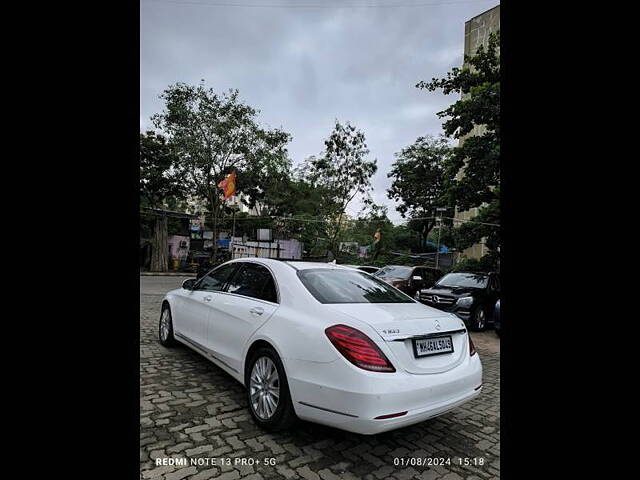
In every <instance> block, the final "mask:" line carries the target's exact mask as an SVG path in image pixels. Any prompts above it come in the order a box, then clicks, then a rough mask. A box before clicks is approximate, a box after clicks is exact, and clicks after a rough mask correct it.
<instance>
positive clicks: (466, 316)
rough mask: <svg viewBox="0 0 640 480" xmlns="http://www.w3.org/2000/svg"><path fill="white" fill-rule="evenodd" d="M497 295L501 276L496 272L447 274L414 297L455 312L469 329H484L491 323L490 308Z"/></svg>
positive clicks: (491, 312)
mask: <svg viewBox="0 0 640 480" xmlns="http://www.w3.org/2000/svg"><path fill="white" fill-rule="evenodd" d="M499 298H500V277H499V276H498V274H496V273H477V272H455V273H448V274H446V275H445V276H444V277H442V278H441V279H440V280H438V281H437V282H436V284H435V285H434V286H433V287H431V288H428V289H421V290H420V293H419V294H417V295H416V300H419V301H420V302H422V303H424V304H425V305H429V306H430V307H434V308H437V309H439V310H444V311H445V312H451V313H455V314H456V315H457V316H458V317H460V318H461V319H462V320H464V323H465V324H467V326H468V327H469V329H471V330H475V331H478V330H484V329H485V328H486V327H487V324H488V323H493V310H494V308H495V305H496V301H497V300H498V299H499Z"/></svg>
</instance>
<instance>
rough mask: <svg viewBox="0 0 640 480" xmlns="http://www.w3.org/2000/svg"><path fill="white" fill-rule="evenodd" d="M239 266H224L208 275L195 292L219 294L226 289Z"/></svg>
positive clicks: (234, 264) (233, 264) (231, 264)
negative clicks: (225, 285) (226, 284)
mask: <svg viewBox="0 0 640 480" xmlns="http://www.w3.org/2000/svg"><path fill="white" fill-rule="evenodd" d="M237 266H238V264H237V263H230V264H228V265H222V266H220V267H218V268H216V269H215V270H213V271H211V272H209V273H208V274H206V275H205V276H204V277H202V279H201V280H200V282H199V283H198V284H197V285H196V288H195V290H206V291H208V292H219V291H220V290H222V288H223V287H224V284H225V283H226V282H227V280H228V279H229V277H230V276H231V274H232V273H233V271H234V270H235V269H236V267H237Z"/></svg>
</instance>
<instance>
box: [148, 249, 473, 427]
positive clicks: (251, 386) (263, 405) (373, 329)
mask: <svg viewBox="0 0 640 480" xmlns="http://www.w3.org/2000/svg"><path fill="white" fill-rule="evenodd" d="M159 339H160V343H161V344H162V345H164V346H166V347H170V346H173V345H175V344H176V342H180V343H183V344H185V345H187V346H188V347H190V348H192V349H193V350H195V351H196V352H199V353H200V354H202V355H203V356H204V357H205V358H207V359H208V360H210V361H211V362H213V363H214V364H215V365H217V366H218V367H220V368H221V369H223V370H224V371H225V372H227V373H228V374H229V375H231V376H232V377H233V378H235V379H236V380H237V381H238V382H240V383H241V384H243V385H244V386H245V387H246V390H247V394H246V395H247V403H248V409H249V412H250V415H251V417H252V418H253V420H254V421H255V422H256V423H257V424H258V425H259V426H261V427H262V428H264V429H266V430H281V429H284V428H287V427H288V426H290V425H292V424H293V423H294V422H295V420H296V418H300V419H303V420H307V421H311V422H317V423H321V424H325V425H330V426H333V427H336V428H340V429H342V430H347V431H350V432H356V433H361V434H375V433H379V432H384V431H388V430H392V429H396V428H400V427H404V426H406V425H412V424H414V423H418V422H422V421H424V420H426V419H428V418H432V417H434V416H437V415H440V414H442V413H445V412H447V411H449V410H451V409H452V408H455V407H457V406H459V405H461V404H463V403H465V402H467V401H469V400H471V399H472V398H474V397H476V396H477V395H478V394H480V392H481V390H482V365H481V363H480V359H479V357H478V354H477V353H476V350H475V347H474V345H473V342H472V341H471V337H470V335H469V333H468V332H467V329H465V327H464V323H463V322H462V321H461V320H460V319H459V318H457V317H456V316H455V315H452V314H449V313H445V312H442V311H440V310H437V309H434V308H430V307H427V306H425V305H422V304H420V303H419V302H416V301H415V300H414V299H413V298H411V297H409V296H407V295H405V294H404V293H402V292H400V291H398V290H397V289H395V288H392V287H390V286H389V285H387V284H386V283H385V282H383V281H381V280H379V279H377V278H376V277H374V276H372V275H369V274H367V273H364V272H361V271H358V270H354V269H350V268H344V267H342V266H339V265H331V264H326V263H310V262H295V261H281V260H276V259H267V258H250V259H246V258H245V259H236V260H231V261H229V262H227V263H224V264H222V265H220V266H219V267H217V268H215V269H214V270H212V271H210V272H209V273H207V274H206V275H205V276H204V277H202V278H201V279H199V280H196V279H193V278H192V279H188V280H185V281H184V283H183V284H182V288H178V289H176V290H173V291H171V292H169V293H167V294H166V296H165V297H164V299H163V300H162V307H161V315H160V322H159Z"/></svg>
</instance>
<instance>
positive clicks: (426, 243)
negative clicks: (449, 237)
mask: <svg viewBox="0 0 640 480" xmlns="http://www.w3.org/2000/svg"><path fill="white" fill-rule="evenodd" d="M425 245H430V246H432V247H433V248H434V249H437V248H438V246H437V245H436V243H435V242H432V241H431V240H427V241H426V242H425ZM440 253H449V248H448V247H447V246H446V245H443V244H440Z"/></svg>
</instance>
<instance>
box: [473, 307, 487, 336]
mask: <svg viewBox="0 0 640 480" xmlns="http://www.w3.org/2000/svg"><path fill="white" fill-rule="evenodd" d="M485 328H487V314H486V312H485V311H484V309H483V308H481V307H477V308H476V309H475V310H474V311H473V313H472V314H471V318H470V321H469V330H471V331H472V332H480V331H482V330H484V329H485Z"/></svg>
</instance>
